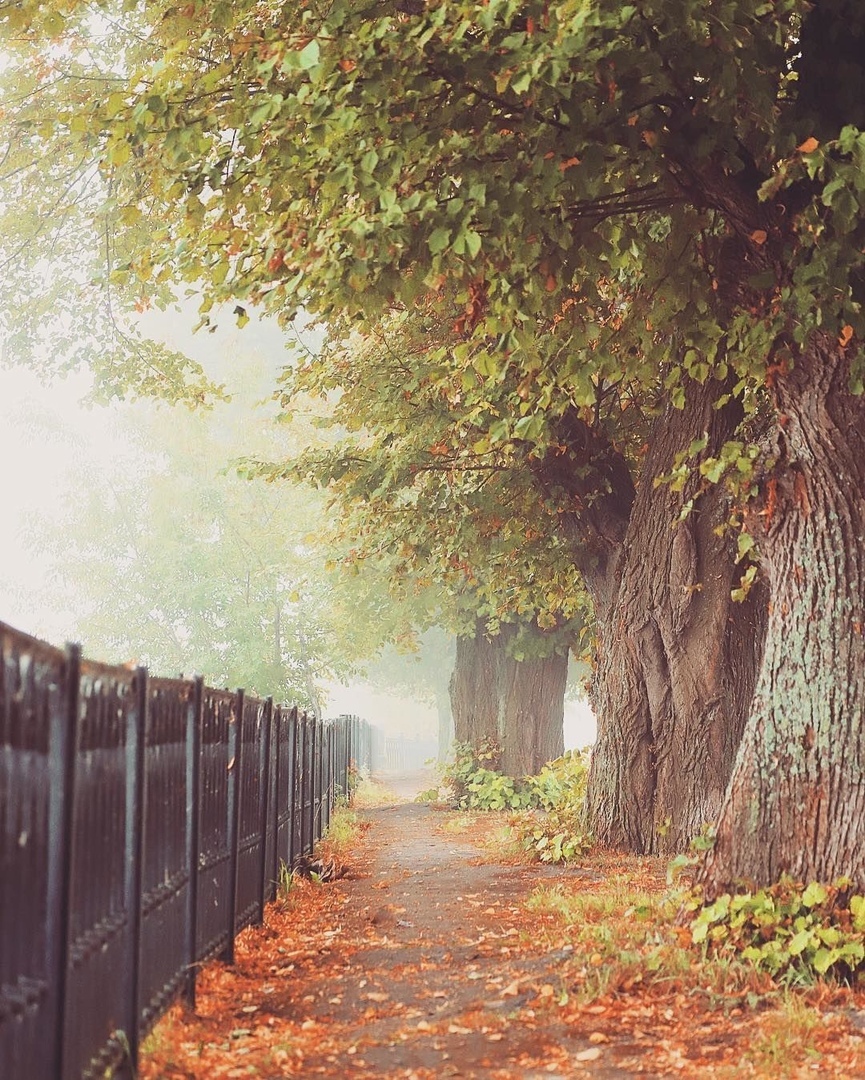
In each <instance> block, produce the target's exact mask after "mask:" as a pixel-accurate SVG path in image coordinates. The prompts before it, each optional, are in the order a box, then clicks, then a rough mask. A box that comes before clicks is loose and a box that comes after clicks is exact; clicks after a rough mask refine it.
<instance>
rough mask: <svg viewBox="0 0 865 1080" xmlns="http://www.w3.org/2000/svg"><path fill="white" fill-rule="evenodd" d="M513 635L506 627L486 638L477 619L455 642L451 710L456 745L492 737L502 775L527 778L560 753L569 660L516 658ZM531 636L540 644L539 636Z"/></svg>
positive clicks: (540, 635) (562, 745)
mask: <svg viewBox="0 0 865 1080" xmlns="http://www.w3.org/2000/svg"><path fill="white" fill-rule="evenodd" d="M514 632H515V631H514V628H513V627H507V626H504V627H502V629H501V631H500V633H499V634H497V635H495V636H494V637H489V636H487V634H486V632H485V628H484V625H483V622H482V621H479V622H478V624H477V628H476V631H475V634H474V635H473V636H471V637H469V636H466V637H461V638H458V639H457V652H456V661H455V664H454V673H453V676H452V678H451V709H452V712H453V717H454V733H455V737H456V740H457V742H468V743H471V744H472V745H473V746H477V745H479V743H481V742H482V741H483V740H484V739H485V738H489V739H492V740H493V741H494V742H495V743H497V744H498V745H499V746H500V747H501V751H502V756H501V768H502V771H503V772H505V773H507V774H508V775H510V776H525V775H528V774H531V773H536V772H537V771H538V770H539V769H540V768H541V766H542V765H543V764H544V763H545V762H547V761H550V760H551V759H552V758H555V757H558V756H559V755H560V754H561V753H562V752H563V750H564V735H563V726H564V715H565V705H564V701H565V683H566V682H567V677H568V657H567V654H565V655H560V654H558V653H553V654H552V655H550V656H545V657H542V658H529V659H525V660H516V659H515V658H514V657H513V656H512V655H511V651H510V650H511V645H512V641H513V637H514ZM527 632H530V631H527V630H526V629H525V628H523V630H522V633H523V634H526V633H527ZM534 633H535V634H536V635H537V637H538V639H539V643H540V640H541V639H543V638H544V635H543V633H542V632H541V631H539V630H538V631H534Z"/></svg>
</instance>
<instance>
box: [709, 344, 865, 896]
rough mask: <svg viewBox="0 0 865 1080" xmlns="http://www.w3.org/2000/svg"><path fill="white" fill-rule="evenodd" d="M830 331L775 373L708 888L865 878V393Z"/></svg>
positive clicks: (860, 881)
mask: <svg viewBox="0 0 865 1080" xmlns="http://www.w3.org/2000/svg"><path fill="white" fill-rule="evenodd" d="M848 378H849V365H848V364H847V362H846V359H845V357H844V355H843V352H842V351H841V350H840V349H839V347H838V345H837V344H836V343H835V342H834V341H833V340H831V339H830V338H828V337H824V338H823V339H822V340H820V341H818V342H817V343H816V344H815V345H814V346H813V347H812V348H811V349H810V350H809V351H808V352H807V353H806V355H804V356H802V357H800V359H799V361H798V362H797V364H796V367H795V369H794V370H793V372H792V373H791V374H789V375H787V376H786V377H783V378H779V379H778V380H777V384H776V395H777V407H778V412H779V417H780V418H781V423H780V424H779V431H780V432H781V441H780V445H779V447H778V454H779V463H778V465H777V467H776V469H775V470H774V471H773V474H772V476H771V477H770V479H769V480H768V482H767V483H766V484H765V487H764V491H763V500H762V501H763V505H762V508H761V510H760V512H759V513H758V514H756V515H755V520H754V522H753V526H754V528H755V531H757V530H759V535H760V546H761V554H762V557H763V560H764V567H765V572H766V576H767V578H768V582H769V587H770V595H771V607H770V615H769V625H768V633H767V638H766V649H765V654H764V659H763V665H762V669H761V671H760V676H759V681H758V684H757V689H756V692H755V695H754V700H753V705H752V708H751V712H750V716H749V718H748V724H747V729H746V732H745V735H744V738H743V740H742V744H741V746H740V749H739V753H738V756H737V759H736V766H735V770H734V772H733V777H732V779H731V782H730V787H729V791H728V793H727V797H726V800H725V802H724V806H723V810H722V813H721V817H720V821H719V824H718V835H717V842H716V845H715V848H714V850H713V851H712V852H710V854H709V856H708V858H707V862H706V864H705V866H704V869H703V880H704V883H705V884H706V886H707V891H708V893H709V895H714V894H717V893H718V892H720V891H723V890H725V889H727V888H730V887H733V886H735V885H736V884H737V883H739V882H743V881H744V882H747V883H750V884H754V885H757V886H759V885H763V884H767V883H770V882H773V881H776V880H777V879H778V877H779V876H780V875H781V874H785V873H786V874H790V875H791V876H792V877H794V878H796V879H798V880H800V881H810V880H819V881H824V882H829V881H831V880H833V879H835V878H837V877H839V876H841V875H846V876H849V877H851V878H852V879H853V883H854V886H855V887H856V888H857V889H858V890H862V889H863V888H865V400H863V398H862V397H856V396H853V395H852V394H850V393H849V390H848Z"/></svg>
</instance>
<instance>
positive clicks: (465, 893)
mask: <svg viewBox="0 0 865 1080" xmlns="http://www.w3.org/2000/svg"><path fill="white" fill-rule="evenodd" d="M408 786H412V785H411V784H409V785H408ZM364 817H365V818H367V819H368V821H369V829H368V832H367V835H366V837H365V839H364V840H363V842H362V843H361V844H360V845H359V848H358V853H357V862H356V863H355V864H354V865H353V868H352V872H351V875H350V876H349V877H347V878H344V879H341V880H339V881H336V882H334V883H333V884H330V885H327V886H315V885H312V884H305V885H304V886H303V887H302V888H300V889H298V890H296V891H295V890H293V891H292V893H291V894H290V895H289V899H288V901H287V902H286V903H285V904H283V905H279V904H277V905H273V906H272V908H271V909H270V911H269V914H268V918H267V921H266V925H265V928H264V929H263V930H257V931H250V932H247V933H245V934H244V935H243V936H242V937H241V939H240V941H239V944H238V949H237V964H236V967H235V968H233V969H225V968H222V967H220V966H219V965H214V966H213V967H212V968H211V969H209V970H208V971H207V972H205V973H204V975H203V976H202V980H201V991H200V996H199V1007H198V1015H197V1016H195V1017H191V1016H188V1015H187V1016H184V1015H183V1014H181V1013H180V1012H179V1011H178V1012H176V1013H175V1015H174V1016H173V1017H172V1018H171V1019H170V1021H169V1022H168V1023H167V1024H163V1025H161V1026H160V1028H159V1029H157V1032H156V1034H155V1036H154V1037H153V1038H152V1039H151V1042H150V1047H149V1053H148V1055H146V1056H145V1060H144V1062H143V1064H142V1070H141V1077H142V1080H145V1078H147V1080H156V1078H158V1080H180V1078H183V1080H204V1078H205V1077H206V1078H208V1080H209V1078H211V1077H219V1076H228V1077H244V1076H258V1077H266V1078H276V1077H283V1076H292V1077H314V1076H324V1077H328V1078H331V1080H337V1078H339V1080H342V1078H344V1077H357V1078H359V1080H372V1078H376V1080H378V1078H397V1077H402V1078H408V1080H433V1078H436V1080H438V1078H443V1077H461V1078H466V1080H471V1078H476V1080H540V1078H541V1077H543V1078H553V1080H555V1078H556V1077H559V1078H565V1077H582V1076H591V1077H597V1078H599V1080H605V1078H607V1077H622V1078H627V1077H634V1076H641V1077H669V1076H689V1077H703V1076H711V1077H728V1078H730V1080H732V1078H737V1080H738V1077H745V1076H764V1075H765V1076H773V1077H781V1076H791V1077H792V1076H796V1077H798V1076H815V1075H820V1076H833V1077H839V1078H842V1077H847V1076H850V1077H852V1076H859V1075H865V1069H863V1071H862V1072H860V1071H859V1069H858V1067H857V1068H856V1069H855V1070H854V1071H848V1067H847V1066H846V1065H845V1064H843V1063H841V1064H839V1063H838V1062H841V1061H842V1059H841V1058H839V1059H838V1061H836V1062H835V1063H834V1064H833V1065H832V1067H831V1068H830V1070H829V1071H824V1070H823V1066H822V1065H818V1066H817V1067H816V1068H814V1065H815V1062H820V1061H821V1060H822V1061H823V1064H826V1060H825V1059H821V1058H820V1057H819V1056H817V1057H814V1056H810V1057H809V1056H808V1055H807V1054H804V1053H803V1054H802V1055H801V1057H800V1062H798V1063H794V1064H795V1065H796V1067H795V1068H793V1071H789V1072H788V1071H785V1068H783V1067H781V1066H782V1065H783V1062H781V1063H780V1065H779V1061H773V1060H771V1059H770V1060H769V1061H768V1067H767V1071H765V1072H764V1071H761V1070H760V1069H759V1068H757V1069H755V1068H754V1064H753V1061H752V1060H750V1058H749V1057H748V1055H749V1049H748V1048H749V1045H750V1044H751V1043H752V1042H753V1041H754V1038H755V1034H754V1032H755V1028H754V1024H755V1022H756V1021H755V1020H754V1018H753V1016H748V1015H745V1011H744V1010H743V1009H741V1008H734V1007H732V1006H735V1004H736V1002H735V1001H733V1002H732V1003H730V1002H729V1001H727V1003H726V1004H725V1005H723V1009H724V1015H723V1016H721V1015H720V1013H719V1014H718V1015H714V1014H713V1011H712V1010H713V1008H715V1009H718V1010H720V1009H721V1008H722V1006H721V1005H718V1004H716V1005H714V1006H713V1005H712V1002H711V998H709V999H707V998H706V996H705V995H697V996H692V995H686V994H683V993H677V992H676V990H675V987H670V988H669V989H668V990H665V989H664V988H663V987H661V988H660V989H658V990H652V991H651V992H648V991H646V992H642V993H641V992H634V993H630V992H625V993H619V994H616V993H615V992H613V993H611V994H609V995H608V996H607V997H604V996H598V995H594V996H592V997H591V998H590V999H587V1000H586V1001H585V1002H584V1003H581V1002H580V998H579V994H578V993H575V990H576V989H577V987H578V984H579V982H580V980H581V979H582V978H584V977H585V973H586V971H587V970H591V968H592V965H599V964H601V963H602V958H601V956H600V955H592V956H589V955H580V954H579V949H575V948H574V946H573V945H571V944H570V943H569V941H568V940H566V935H565V933H564V932H563V930H562V924H561V922H560V921H558V920H557V919H555V918H553V917H552V916H550V915H549V914H543V913H541V914H537V915H533V914H532V913H531V912H530V911H527V909H526V907H525V906H524V905H525V901H526V899H527V897H528V896H529V895H530V894H531V893H532V891H533V890H534V889H535V888H536V887H537V886H538V884H539V882H540V883H542V882H544V881H546V882H548V883H556V882H558V883H560V884H562V885H567V887H568V888H574V889H580V888H585V889H591V888H595V887H597V886H598V883H599V881H601V880H602V879H603V877H604V872H603V870H602V869H600V870H599V869H598V868H597V867H595V868H593V869H579V868H575V869H567V870H565V869H560V868H555V867H538V866H527V865H509V864H508V863H507V862H501V861H496V860H495V859H492V860H491V859H490V855H489V852H487V853H486V854H484V853H483V852H482V851H481V850H480V849H479V848H478V847H477V846H476V845H475V844H473V843H471V842H470V840H469V839H468V834H466V833H465V831H464V825H465V818H463V820H462V821H461V820H459V819H458V817H456V816H453V815H448V814H442V813H437V812H436V811H434V810H431V809H429V808H428V807H426V806H423V805H418V804H412V803H408V804H406V803H401V804H395V805H393V806H391V807H384V808H380V809H376V810H368V811H365V812H364ZM644 863H645V865H644V867H643V870H642V873H643V875H644V878H645V880H646V881H647V882H650V881H651V880H652V879H653V878H657V871H658V868H657V866H656V865H655V864H650V863H649V862H648V861H644ZM637 872H638V873H639V872H641V871H640V868H639V866H638V867H637ZM658 887H659V888H660V885H659V886H658ZM635 981H636V980H635V979H632V980H631V983H632V984H633V983H634V982H635ZM626 987H627V984H626ZM619 989H621V988H619ZM611 990H612V991H615V990H616V987H615V986H613V987H611ZM637 991H639V987H638V988H637ZM569 993H570V1000H569V999H568V995H569ZM736 1014H738V1015H736ZM831 1016H832V1017H833V1018H834V1019H833V1021H832V1022H833V1023H835V1024H836V1027H837V1030H838V1032H841V1031H842V1028H843V1033H844V1038H848V1039H853V1040H854V1041H855V1040H856V1038H857V1036H856V1035H855V1034H853V1035H850V1032H851V1031H853V1030H854V1028H855V1023H852V1022H850V1021H849V1018H848V1017H847V1014H846V1013H845V1014H844V1015H843V1017H842V1016H841V1013H839V1012H838V1011H837V1010H836V1011H835V1012H834V1013H832V1014H831ZM839 1017H841V1019H839ZM862 1017H863V1018H865V1013H863V1014H862ZM854 1019H855V1018H854ZM842 1021H843V1023H842ZM839 1025H840V1026H839ZM833 1031H834V1029H830V1028H829V1027H827V1030H826V1036H827V1038H832V1037H833ZM838 1045H839V1047H841V1046H842V1044H841V1043H840V1042H839V1043H838ZM842 1048H843V1047H842ZM845 1053H846V1050H845ZM847 1060H848V1059H847V1058H843V1061H844V1062H846V1061H847ZM856 1060H858V1061H859V1062H860V1063H862V1064H863V1066H865V1058H861V1057H859V1058H857V1059H856ZM758 1064H759V1063H758ZM799 1064H801V1070H800V1069H799V1067H798V1065H799Z"/></svg>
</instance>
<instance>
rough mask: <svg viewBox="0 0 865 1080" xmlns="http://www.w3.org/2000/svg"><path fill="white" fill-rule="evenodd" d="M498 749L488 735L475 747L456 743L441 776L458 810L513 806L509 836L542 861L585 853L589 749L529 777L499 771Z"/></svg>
mask: <svg viewBox="0 0 865 1080" xmlns="http://www.w3.org/2000/svg"><path fill="white" fill-rule="evenodd" d="M500 762H501V750H500V748H499V747H498V745H497V744H496V743H494V742H492V741H491V740H489V739H487V740H484V741H483V742H482V743H481V744H480V745H479V746H476V747H475V746H472V745H470V744H469V743H455V744H454V747H453V760H452V761H451V762H450V763H449V764H448V765H447V766H446V767H445V769H444V771H443V774H442V780H443V783H444V785H445V787H446V788H447V789H448V790H449V791H450V793H451V796H452V797H453V799H454V800H455V801H456V803H457V806H458V807H459V808H460V809H462V810H508V811H513V812H514V813H513V816H512V817H511V819H510V829H511V833H512V836H513V838H514V840H515V841H516V842H517V843H518V844H520V845H521V846H522V847H523V848H524V849H525V850H526V851H528V852H530V853H531V854H532V855H533V856H534V857H535V858H537V859H539V860H541V861H542V862H551V863H557V862H563V861H566V860H568V859H573V858H576V857H578V856H580V855H583V854H585V852H586V851H587V850H588V849H589V847H590V844H591V840H590V838H589V836H588V834H587V833H586V830H585V829H584V828H583V825H582V809H583V800H584V798H585V794H586V782H587V779H588V751H586V750H571V751H568V752H567V753H565V754H563V755H562V756H561V757H559V758H556V759H555V761H551V762H548V763H547V764H546V765H544V767H543V768H542V769H541V771H540V772H539V773H537V774H536V775H534V776H524V777H521V778H517V777H513V776H508V775H507V774H505V773H502V772H501V771H500V768H499V765H500Z"/></svg>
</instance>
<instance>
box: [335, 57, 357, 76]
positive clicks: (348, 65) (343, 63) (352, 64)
mask: <svg viewBox="0 0 865 1080" xmlns="http://www.w3.org/2000/svg"><path fill="white" fill-rule="evenodd" d="M339 66H340V67H341V68H342V70H343V71H345V72H346V73H347V72H349V71H354V69H355V68H356V67H357V61H356V60H347V59H346V60H340V62H339Z"/></svg>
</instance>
